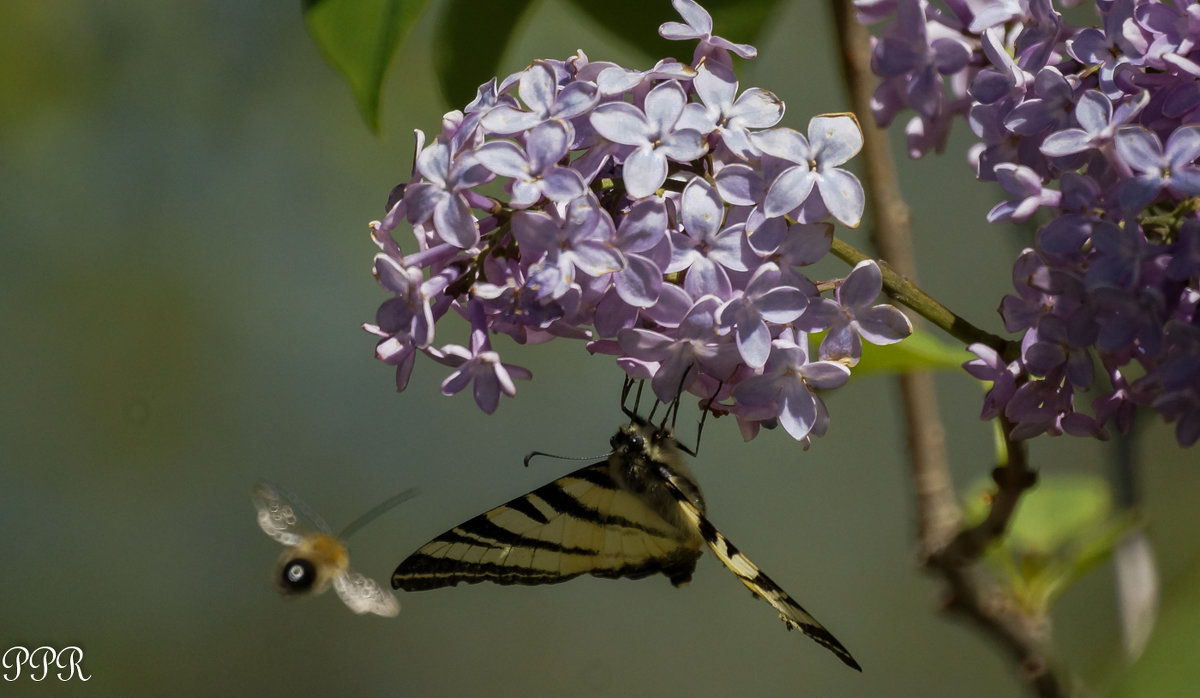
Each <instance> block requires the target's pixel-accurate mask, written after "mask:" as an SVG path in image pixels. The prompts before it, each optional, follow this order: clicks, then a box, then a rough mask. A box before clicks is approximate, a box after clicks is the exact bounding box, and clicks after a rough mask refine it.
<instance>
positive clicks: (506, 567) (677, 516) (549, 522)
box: [392, 383, 861, 671]
mask: <svg viewBox="0 0 1200 698" xmlns="http://www.w3.org/2000/svg"><path fill="white" fill-rule="evenodd" d="M628 391H629V384H628V383H627V384H626V388H625V391H624V394H625V396H627V394H628ZM623 403H624V400H623ZM675 407H676V410H677V409H678V403H676V406H675ZM622 409H623V410H625V412H626V414H627V415H628V416H629V418H630V420H631V421H630V423H629V424H626V425H623V426H622V427H621V428H620V429H619V430H618V431H617V433H616V434H615V435H614V436H613V437H612V447H613V450H612V453H611V454H610V455H609V456H608V458H607V460H604V461H601V462H599V463H595V464H593V465H589V466H587V467H585V468H581V469H579V470H576V471H575V472H573V473H570V474H569V475H566V476H564V477H561V478H559V479H557V480H555V481H553V482H551V483H549V484H547V485H543V486H542V487H539V488H537V489H536V490H534V491H532V492H530V493H529V494H526V495H523V496H520V497H517V498H516V499H513V500H511V501H509V502H508V503H506V504H503V505H501V506H498V507H496V508H494V509H492V510H490V511H488V512H485V513H483V514H480V515H479V516H476V517H475V518H472V519H470V520H468V521H466V522H464V523H462V524H459V525H458V526H455V527H454V528H452V529H450V530H449V531H446V532H445V533H443V534H442V535H440V536H438V537H437V538H434V539H433V540H431V541H429V542H428V543H426V544H425V545H422V546H421V547H420V548H419V549H418V550H417V551H416V552H415V553H413V554H412V555H410V556H408V558H406V559H405V560H404V561H403V562H401V563H400V565H399V566H398V567H397V568H396V571H395V573H393V575H392V587H393V588H396V589H404V590H405V591H417V590H423V589H435V588H438V587H444V586H453V585H456V584H458V583H459V582H466V583H468V584H474V583H477V582H485V581H487V582H495V583H497V584H554V583H557V582H563V581H566V580H568V579H572V578H574V577H578V576H579V575H582V574H591V575H594V576H597V577H607V578H618V577H629V578H633V579H640V578H642V577H647V576H650V575H653V574H657V573H661V574H663V575H665V576H666V577H667V578H668V579H670V580H671V583H672V584H674V585H675V586H679V585H681V584H684V583H686V582H688V581H690V580H691V578H692V572H693V571H694V570H695V567H696V560H697V559H698V558H699V557H700V549H701V546H702V545H703V544H705V543H707V544H708V547H709V548H711V549H712V551H713V552H714V553H715V554H716V556H717V557H718V558H719V559H720V560H721V562H722V563H724V565H725V566H726V567H728V568H729V570H730V571H731V572H733V573H734V574H735V575H736V576H737V578H738V579H739V580H741V582H742V584H745V585H746V586H747V587H748V588H749V589H750V591H751V592H753V593H754V595H755V596H758V597H759V598H761V599H763V600H764V601H766V602H767V603H769V604H771V605H772V606H773V607H774V608H775V610H776V611H778V612H779V618H780V620H782V621H783V622H784V624H785V625H786V626H787V627H788V629H789V630H790V629H792V628H799V629H800V630H801V632H803V633H804V634H805V635H808V636H809V637H811V638H812V639H813V640H815V641H816V642H817V643H818V644H820V645H822V646H823V647H826V648H827V649H829V650H830V651H831V652H833V653H834V654H835V655H837V657H838V659H841V660H842V661H843V662H845V663H846V664H847V665H849V666H851V667H853V668H854V669H858V670H860V671H861V668H860V667H859V665H858V662H856V661H855V660H854V658H853V657H852V656H850V652H849V651H848V650H847V649H846V648H845V647H844V646H842V644H841V643H840V642H838V641H837V639H836V638H835V637H834V636H833V635H832V634H831V633H830V632H829V631H828V630H826V629H825V627H824V626H823V625H821V624H820V623H819V622H818V621H817V619H815V618H813V617H812V615H810V614H809V613H808V612H807V611H805V610H804V609H803V608H802V607H801V606H800V604H798V603H796V602H795V601H794V600H793V599H792V597H791V596H789V595H788V594H787V592H785V591H784V590H783V589H781V588H780V587H779V585H778V584H776V583H775V582H774V581H772V580H771V578H770V577H768V576H767V575H766V574H764V573H763V572H762V570H760V569H759V568H758V567H757V566H756V565H755V564H754V563H753V562H751V561H750V559H749V558H747V557H746V556H745V555H743V554H742V553H741V552H739V551H738V549H737V548H736V547H735V546H734V545H733V543H731V542H730V541H729V539H728V538H726V537H725V536H724V535H723V534H722V533H721V532H720V531H718V530H717V528H716V527H715V526H713V524H712V523H711V522H710V521H709V520H708V518H707V517H706V516H705V505H704V499H703V497H702V495H701V493H700V487H699V485H698V484H697V483H696V480H695V478H694V477H693V476H692V473H691V471H690V469H689V468H688V467H687V464H686V463H685V462H684V460H683V454H684V453H692V452H691V451H689V450H688V449H687V448H686V447H684V446H682V445H681V444H680V443H679V442H678V441H676V440H675V437H674V436H673V433H672V430H671V429H669V428H666V426H665V424H666V420H665V419H664V420H663V423H662V424H661V425H658V426H655V425H654V424H652V423H650V422H649V421H647V420H646V419H643V418H642V417H639V416H638V415H637V414H636V412H634V411H631V410H628V409H626V408H625V407H624V406H622Z"/></svg>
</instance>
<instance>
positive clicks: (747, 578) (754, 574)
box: [661, 471, 862, 671]
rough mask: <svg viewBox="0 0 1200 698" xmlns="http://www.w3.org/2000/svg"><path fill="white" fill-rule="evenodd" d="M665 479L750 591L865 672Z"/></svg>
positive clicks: (792, 624) (789, 626)
mask: <svg viewBox="0 0 1200 698" xmlns="http://www.w3.org/2000/svg"><path fill="white" fill-rule="evenodd" d="M661 474H662V475H663V479H664V482H666V484H667V490H668V491H669V492H670V493H671V495H672V496H673V497H674V498H675V501H676V502H678V504H679V506H680V508H681V509H682V510H683V512H684V514H685V515H686V516H687V518H688V519H689V520H690V521H691V522H692V523H693V524H694V525H695V526H696V529H697V531H698V532H699V533H700V537H701V538H703V539H704V542H705V543H708V547H709V548H711V549H712V551H713V553H715V554H716V556H717V557H718V558H719V559H720V560H721V562H722V563H723V564H724V565H725V566H726V567H728V568H729V571H731V572H733V573H734V575H736V576H737V578H738V579H739V580H740V581H741V582H742V584H745V585H746V587H747V588H748V589H750V592H751V593H752V594H754V595H755V596H756V597H758V598H761V599H762V600H764V601H766V602H767V603H769V604H771V605H772V606H774V607H775V610H776V611H779V619H780V620H782V621H783V624H784V625H786V626H787V629H788V630H791V629H792V628H799V629H800V631H801V632H803V633H804V634H805V635H807V636H809V637H810V638H812V639H813V640H814V641H816V643H817V644H819V645H821V646H822V647H824V648H826V649H828V650H829V651H831V652H833V653H834V654H835V655H837V658H838V659H840V660H842V661H843V662H845V663H846V665H847V666H849V667H851V668H853V669H856V670H858V671H862V667H860V666H859V665H858V662H856V661H854V657H852V656H851V655H850V651H849V650H847V649H846V648H845V647H844V646H843V645H842V643H840V642H838V640H837V638H835V637H834V636H833V634H832V633H830V632H829V631H828V630H826V629H825V626H823V625H821V623H820V622H818V621H817V619H816V618H813V616H812V614H810V613H809V612H808V611H805V610H804V608H803V607H802V606H801V605H800V604H798V603H796V601H795V599H793V598H792V597H791V596H790V595H788V593H787V592H786V591H784V590H783V589H782V588H780V586H779V585H778V584H776V583H775V581H774V580H772V579H771V578H770V577H768V576H767V575H766V573H765V572H763V571H762V570H760V569H759V568H758V566H757V565H755V564H754V563H753V562H751V561H750V558H748V557H746V556H745V555H743V554H742V553H741V551H739V550H738V549H737V546H735V545H734V544H733V543H732V542H731V541H730V540H729V539H728V538H726V537H725V535H724V534H723V533H721V532H720V531H718V530H717V527H716V526H714V525H713V524H712V522H711V521H709V520H708V518H707V517H705V516H704V514H702V513H701V512H700V510H699V509H697V508H696V506H695V505H694V504H692V502H691V501H689V500H688V498H687V496H686V495H684V494H683V492H682V491H681V490H680V489H679V487H678V485H676V484H675V482H674V481H673V480H672V478H671V476H670V473H669V472H665V471H664V472H662V473H661Z"/></svg>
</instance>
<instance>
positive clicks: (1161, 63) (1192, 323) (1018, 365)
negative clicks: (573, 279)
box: [856, 0, 1200, 445]
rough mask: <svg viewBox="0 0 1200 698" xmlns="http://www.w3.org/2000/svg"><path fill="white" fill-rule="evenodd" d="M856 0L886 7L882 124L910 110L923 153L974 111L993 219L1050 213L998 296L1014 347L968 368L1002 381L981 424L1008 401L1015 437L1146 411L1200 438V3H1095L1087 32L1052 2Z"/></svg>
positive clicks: (880, 67) (1179, 432) (1094, 427)
mask: <svg viewBox="0 0 1200 698" xmlns="http://www.w3.org/2000/svg"><path fill="white" fill-rule="evenodd" d="M856 4H857V6H858V9H859V12H860V20H862V21H864V22H874V21H878V20H881V19H884V18H886V17H893V18H894V21H893V22H892V23H891V24H890V25H888V26H886V27H885V28H884V29H883V30H882V32H881V34H880V35H879V37H878V38H877V39H876V40H875V42H874V48H873V54H872V68H873V70H874V71H875V72H876V73H877V74H878V75H879V76H880V77H881V78H882V82H881V84H880V86H879V88H878V91H877V92H876V93H875V98H874V101H873V105H872V106H873V109H874V113H875V118H876V120H877V121H878V122H879V123H880V124H884V125H886V124H887V123H889V122H890V121H891V120H892V119H893V118H894V117H895V116H896V115H897V114H898V113H899V112H900V111H901V110H902V109H912V110H913V111H914V112H915V113H916V114H915V116H913V117H912V118H911V119H910V120H909V121H908V124H907V126H906V132H907V134H908V147H909V151H910V153H911V154H912V155H913V156H914V157H916V156H920V155H922V154H924V153H926V152H928V151H929V150H941V149H942V147H943V146H944V145H945V141H946V136H947V133H948V130H949V126H950V124H951V123H952V121H953V120H954V119H955V118H956V117H959V116H961V117H965V118H966V120H967V121H968V123H969V124H970V127H971V129H972V131H974V133H975V134H976V135H977V136H978V137H979V142H978V143H977V144H976V145H975V146H973V147H972V149H971V151H970V160H971V163H972V165H973V166H974V167H975V170H976V175H977V177H978V179H980V180H982V181H996V182H999V183H1000V185H1001V186H1002V187H1003V188H1004V189H1005V190H1006V191H1008V192H1009V193H1010V194H1011V195H1012V198H1010V199H1008V200H1006V201H1003V202H1001V203H1000V204H998V205H997V206H996V207H995V208H994V209H992V211H991V213H990V214H989V215H988V220H989V221H993V222H995V221H1009V220H1011V221H1018V222H1020V221H1026V220H1029V219H1030V218H1031V217H1033V216H1034V215H1035V214H1038V215H1039V216H1040V217H1039V219H1038V220H1039V221H1043V220H1044V221H1048V222H1045V223H1044V225H1041V227H1040V228H1039V229H1038V232H1037V236H1036V244H1035V246H1034V248H1033V249H1028V250H1025V251H1024V252H1023V253H1022V254H1021V255H1020V257H1019V258H1018V259H1017V260H1016V263H1015V265H1014V268H1013V283H1014V286H1015V288H1016V294H1014V295H1009V296H1007V297H1005V298H1004V301H1003V303H1002V304H1001V308H1000V313H1001V315H1002V317H1003V319H1004V323H1005V327H1006V328H1007V329H1008V330H1009V331H1011V332H1022V333H1024V338H1023V340H1022V342H1021V347H1020V356H1019V357H1018V358H1017V359H1016V360H1015V361H1012V362H1006V360H1005V358H1002V357H1001V356H1000V355H998V354H997V352H996V350H995V348H989V347H984V346H979V345H977V346H973V347H972V350H973V351H974V352H975V353H976V354H977V355H978V356H979V359H978V360H976V361H972V362H970V363H968V364H967V366H966V368H967V370H968V371H969V372H970V373H971V374H972V375H975V376H977V377H979V378H981V379H985V380H990V381H994V385H993V388H992V391H991V393H990V394H989V395H988V398H987V403H986V405H985V408H984V417H994V416H997V415H999V414H1004V415H1005V416H1006V417H1007V418H1008V419H1009V420H1011V421H1012V422H1014V423H1016V430H1015V435H1016V436H1018V437H1030V436H1034V435H1037V434H1040V433H1046V432H1048V433H1051V434H1060V433H1063V432H1067V433H1072V434H1081V435H1093V436H1100V437H1103V436H1104V435H1105V426H1106V424H1109V423H1111V424H1112V425H1113V426H1115V427H1116V428H1117V429H1119V430H1121V431H1126V430H1127V429H1128V428H1129V427H1130V424H1131V420H1132V418H1133V414H1134V411H1135V408H1136V407H1137V406H1139V405H1147V406H1150V407H1152V408H1153V409H1155V410H1157V411H1158V412H1159V413H1160V414H1161V415H1162V416H1163V417H1165V418H1166V419H1167V420H1168V421H1173V422H1175V423H1176V437H1177V439H1178V440H1179V442H1180V443H1181V444H1184V445H1190V444H1192V443H1195V442H1196V440H1197V438H1200V313H1198V312H1197V306H1198V305H1200V283H1198V279H1200V220H1198V219H1197V215H1196V211H1197V210H1198V209H1200V200H1198V199H1197V196H1200V167H1197V165H1196V164H1195V160H1196V158H1197V156H1200V47H1198V46H1197V42H1198V41H1200V6H1198V5H1196V4H1194V3H1191V2H1188V3H1175V4H1168V3H1164V2H1152V1H1150V0H1097V2H1096V3H1095V6H1096V9H1097V10H1098V12H1099V15H1100V18H1101V26H1100V27H1099V28H1097V27H1087V28H1084V27H1075V26H1071V25H1069V24H1068V23H1067V22H1066V21H1065V20H1064V18H1063V17H1062V16H1061V15H1060V14H1059V13H1058V12H1057V11H1056V9H1055V8H1054V6H1053V4H1052V3H1051V1H1050V0H1003V1H997V2H989V3H972V2H969V1H968V0H946V1H945V3H944V9H943V8H940V7H935V6H934V5H932V4H930V3H928V2H925V0H858V1H857V3H856ZM1068 4H1077V3H1068ZM1098 371H1099V373H1100V374H1101V376H1098V375H1097V372H1098ZM1085 392H1090V393H1092V394H1093V395H1094V399H1093V400H1092V405H1091V413H1090V414H1088V413H1086V412H1085V411H1082V410H1081V405H1079V404H1078V403H1079V402H1082V401H1083V400H1084V393H1085Z"/></svg>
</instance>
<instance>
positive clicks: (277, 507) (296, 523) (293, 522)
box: [251, 482, 332, 546]
mask: <svg viewBox="0 0 1200 698" xmlns="http://www.w3.org/2000/svg"><path fill="white" fill-rule="evenodd" d="M251 499H253V500H254V508H255V509H256V510H258V526H259V528H261V529H262V530H263V532H264V533H266V534H267V535H268V536H270V537H272V538H274V539H275V540H277V541H279V542H280V543H283V544H284V545H289V546H292V545H297V544H298V543H299V542H300V541H301V539H303V538H304V535H305V534H306V533H313V532H319V533H327V534H332V532H331V531H330V530H329V526H328V525H327V524H326V523H325V521H324V520H323V519H322V518H321V517H320V516H317V515H316V514H315V513H313V511H312V510H311V509H309V508H308V506H307V505H305V504H304V502H302V501H300V498H299V497H297V496H296V495H294V494H292V493H291V492H288V491H287V490H285V489H284V488H282V487H280V486H279V485H276V484H274V483H270V482H258V483H255V485H254V490H253V491H252V492H251Z"/></svg>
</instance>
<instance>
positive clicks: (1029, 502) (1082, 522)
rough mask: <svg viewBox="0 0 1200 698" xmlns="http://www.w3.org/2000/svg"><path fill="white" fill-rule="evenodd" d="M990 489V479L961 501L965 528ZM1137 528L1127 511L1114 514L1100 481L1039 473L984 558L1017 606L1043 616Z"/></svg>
mask: <svg viewBox="0 0 1200 698" xmlns="http://www.w3.org/2000/svg"><path fill="white" fill-rule="evenodd" d="M994 490H995V485H994V484H992V483H991V482H990V481H981V482H980V483H979V484H978V485H976V486H975V487H974V488H972V492H973V494H972V495H971V496H969V497H968V498H967V502H966V518H967V521H968V523H969V524H975V523H978V522H980V521H982V520H983V518H984V517H985V516H986V514H987V511H988V508H989V502H990V499H991V493H992V492H993V491H994ZM1137 524H1138V520H1137V518H1136V517H1135V516H1134V515H1132V514H1131V513H1125V514H1120V515H1118V514H1116V513H1114V510H1113V501H1112V494H1111V492H1110V490H1109V486H1108V483H1107V482H1105V481H1104V480H1103V479H1102V478H1100V477H1097V476H1094V475H1043V476H1042V477H1041V478H1040V479H1039V481H1038V484H1037V486H1036V487H1034V488H1033V489H1032V490H1030V491H1028V492H1026V493H1025V494H1024V495H1023V496H1022V497H1021V501H1020V503H1019V504H1018V505H1017V510H1016V512H1015V513H1014V514H1013V518H1012V521H1011V522H1010V523H1009V528H1008V531H1007V532H1006V534H1005V536H1004V537H1003V538H1001V539H999V540H998V541H996V543H995V544H994V545H992V546H991V547H990V548H989V550H988V553H987V560H988V562H989V563H990V564H992V565H993V566H994V567H995V568H996V569H998V570H999V571H1000V572H1001V573H1002V575H1003V576H1004V577H1005V578H1006V579H1007V580H1008V591H1009V593H1010V594H1011V595H1012V596H1013V598H1015V599H1017V600H1018V601H1019V602H1020V604H1021V605H1022V607H1024V608H1026V609H1028V610H1030V611H1034V612H1036V613H1045V612H1047V611H1048V610H1049V608H1050V606H1051V604H1052V603H1053V602H1054V600H1055V599H1057V598H1058V597H1059V596H1060V595H1061V594H1062V592H1064V591H1065V590H1066V589H1067V588H1069V587H1070V585H1071V584H1073V583H1074V582H1075V581H1077V580H1078V579H1079V578H1080V577H1082V576H1083V575H1085V574H1087V573H1088V572H1090V571H1091V570H1092V569H1094V568H1095V567H1096V566H1097V565H1099V564H1100V563H1101V562H1102V561H1104V560H1106V559H1107V558H1108V557H1109V556H1110V555H1111V554H1112V551H1113V549H1114V548H1115V547H1116V545H1117V543H1118V542H1119V541H1120V540H1121V539H1122V537H1124V536H1125V535H1126V534H1127V533H1128V532H1129V531H1130V530H1131V529H1132V528H1134V527H1135V526H1136V525H1137Z"/></svg>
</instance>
